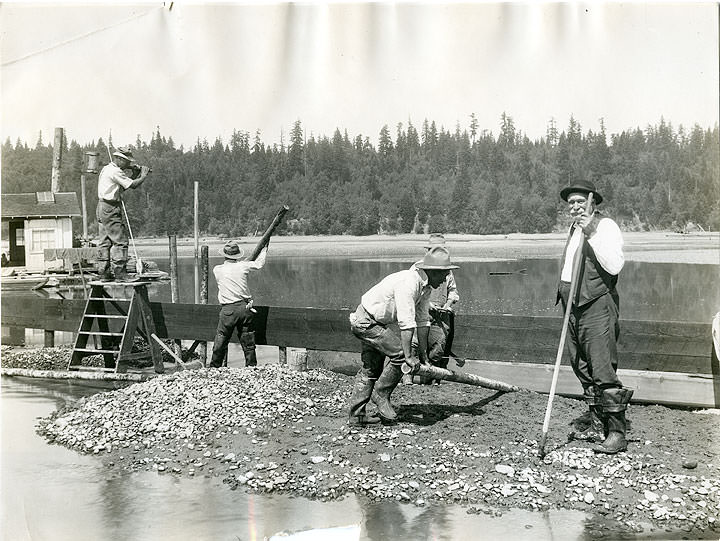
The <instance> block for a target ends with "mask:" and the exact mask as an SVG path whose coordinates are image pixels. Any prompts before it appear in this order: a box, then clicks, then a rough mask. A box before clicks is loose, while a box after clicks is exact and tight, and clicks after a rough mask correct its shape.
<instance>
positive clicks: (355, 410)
mask: <svg viewBox="0 0 720 541" xmlns="http://www.w3.org/2000/svg"><path fill="white" fill-rule="evenodd" d="M373 387H375V380H374V379H371V378H370V377H369V376H368V374H367V373H366V371H365V370H364V369H360V370H359V371H358V373H357V374H356V375H355V383H354V385H353V394H352V396H350V402H349V404H348V406H349V408H348V409H349V414H348V423H349V424H350V425H354V426H365V425H369V424H377V423H379V422H380V418H379V417H375V416H370V415H367V413H366V412H365V406H367V403H368V402H370V397H371V396H372V392H373Z"/></svg>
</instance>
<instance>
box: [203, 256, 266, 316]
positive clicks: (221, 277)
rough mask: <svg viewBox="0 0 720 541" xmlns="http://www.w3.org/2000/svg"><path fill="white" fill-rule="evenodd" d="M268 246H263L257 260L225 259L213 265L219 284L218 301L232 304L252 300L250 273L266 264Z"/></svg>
mask: <svg viewBox="0 0 720 541" xmlns="http://www.w3.org/2000/svg"><path fill="white" fill-rule="evenodd" d="M266 256H267V247H265V248H263V250H262V251H261V252H260V255H258V257H257V259H256V260H255V261H243V260H237V261H235V260H232V261H230V260H227V259H226V260H225V262H224V263H223V264H222V265H216V266H215V267H213V274H214V275H215V281H216V282H217V285H218V302H219V303H220V304H230V303H231V302H238V301H245V302H250V301H251V300H252V296H251V295H250V288H249V287H248V274H249V273H250V271H252V270H257V269H262V268H263V267H264V266H265V257H266Z"/></svg>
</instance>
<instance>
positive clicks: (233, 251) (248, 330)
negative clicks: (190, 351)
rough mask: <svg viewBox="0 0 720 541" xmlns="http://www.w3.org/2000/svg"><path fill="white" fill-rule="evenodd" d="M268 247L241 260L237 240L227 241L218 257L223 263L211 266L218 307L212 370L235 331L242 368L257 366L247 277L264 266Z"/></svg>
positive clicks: (216, 365)
mask: <svg viewBox="0 0 720 541" xmlns="http://www.w3.org/2000/svg"><path fill="white" fill-rule="evenodd" d="M268 244H269V242H268ZM268 244H266V245H265V247H264V248H263V249H262V251H261V252H260V254H259V255H258V257H257V259H255V260H254V261H245V260H244V259H243V258H244V256H245V252H244V251H243V249H242V248H240V244H239V243H238V241H236V240H229V241H227V242H226V243H225V246H223V247H222V249H221V250H220V255H222V256H223V257H224V258H225V261H224V262H223V263H222V264H221V265H216V266H215V267H213V275H214V276H215V281H216V282H217V286H218V302H219V303H220V304H221V308H220V316H219V318H218V326H217V331H216V332H215V340H214V341H213V351H212V361H211V362H210V366H212V367H214V368H220V367H221V366H223V364H224V362H225V356H226V355H227V350H228V343H229V342H230V339H231V338H232V335H233V333H234V332H237V334H238V338H239V339H240V345H241V346H242V349H243V353H244V354H245V366H257V355H256V353H255V330H254V318H253V310H252V295H251V294H250V288H249V287H248V274H250V272H251V271H254V270H258V269H261V268H263V267H264V266H265V259H266V257H267V250H268Z"/></svg>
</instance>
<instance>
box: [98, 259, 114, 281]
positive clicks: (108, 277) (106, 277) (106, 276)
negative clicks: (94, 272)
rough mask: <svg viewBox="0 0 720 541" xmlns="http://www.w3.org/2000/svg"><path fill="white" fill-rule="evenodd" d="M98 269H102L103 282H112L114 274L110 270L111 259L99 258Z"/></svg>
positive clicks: (101, 279)
mask: <svg viewBox="0 0 720 541" xmlns="http://www.w3.org/2000/svg"><path fill="white" fill-rule="evenodd" d="M97 264H98V270H99V271H100V281H101V282H112V279H113V275H112V272H110V261H108V260H107V259H103V260H100V259H98V262H97Z"/></svg>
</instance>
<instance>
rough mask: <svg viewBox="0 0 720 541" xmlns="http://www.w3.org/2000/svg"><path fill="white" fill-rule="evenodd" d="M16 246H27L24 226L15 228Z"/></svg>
mask: <svg viewBox="0 0 720 541" xmlns="http://www.w3.org/2000/svg"><path fill="white" fill-rule="evenodd" d="M15 246H25V230H24V229H22V228H18V229H16V230H15Z"/></svg>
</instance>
